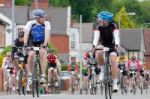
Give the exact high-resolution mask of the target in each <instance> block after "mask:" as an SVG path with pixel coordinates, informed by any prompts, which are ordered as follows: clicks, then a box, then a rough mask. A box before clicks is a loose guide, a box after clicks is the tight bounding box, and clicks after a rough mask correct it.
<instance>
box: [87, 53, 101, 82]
mask: <svg viewBox="0 0 150 99" xmlns="http://www.w3.org/2000/svg"><path fill="white" fill-rule="evenodd" d="M84 60H85V61H86V62H85V64H84V65H85V66H86V67H87V68H88V78H89V81H90V80H91V77H92V74H91V73H92V71H91V62H93V61H94V60H95V58H94V55H93V53H92V51H88V52H86V53H85V54H84ZM94 62H95V64H96V61H94ZM94 71H95V74H96V81H99V80H101V78H100V79H99V74H100V68H99V67H98V66H97V65H96V66H95V69H94Z"/></svg>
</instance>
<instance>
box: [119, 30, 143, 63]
mask: <svg viewBox="0 0 150 99" xmlns="http://www.w3.org/2000/svg"><path fill="white" fill-rule="evenodd" d="M120 39H121V46H122V47H123V48H124V50H125V52H126V54H127V56H128V58H131V57H132V56H133V55H134V56H136V57H137V58H138V59H140V60H141V62H142V63H143V64H144V61H145V58H144V50H145V46H144V38H143V33H142V32H141V29H122V30H121V31H120Z"/></svg>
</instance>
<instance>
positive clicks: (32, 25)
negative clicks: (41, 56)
mask: <svg viewBox="0 0 150 99" xmlns="http://www.w3.org/2000/svg"><path fill="white" fill-rule="evenodd" d="M24 29H25V30H27V31H28V33H30V34H29V39H28V46H37V45H41V44H42V43H44V38H43V37H45V33H48V32H46V31H49V33H50V30H51V26H50V23H49V22H48V21H44V24H39V23H38V22H37V21H36V20H31V21H29V22H27V24H26V25H25V27H24ZM36 33H39V34H38V35H36V37H33V35H34V36H35V34H36ZM41 34H42V35H41ZM35 41H36V42H35Z"/></svg>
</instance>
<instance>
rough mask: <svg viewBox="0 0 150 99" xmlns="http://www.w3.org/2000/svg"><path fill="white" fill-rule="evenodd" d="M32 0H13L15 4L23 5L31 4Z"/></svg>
mask: <svg viewBox="0 0 150 99" xmlns="http://www.w3.org/2000/svg"><path fill="white" fill-rule="evenodd" d="M31 1H32V0H15V5H19V6H25V5H28V6H29V5H31Z"/></svg>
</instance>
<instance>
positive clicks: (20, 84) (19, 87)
mask: <svg viewBox="0 0 150 99" xmlns="http://www.w3.org/2000/svg"><path fill="white" fill-rule="evenodd" d="M21 80H22V72H21V70H20V69H19V80H18V93H19V95H21V91H22V83H21Z"/></svg>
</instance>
